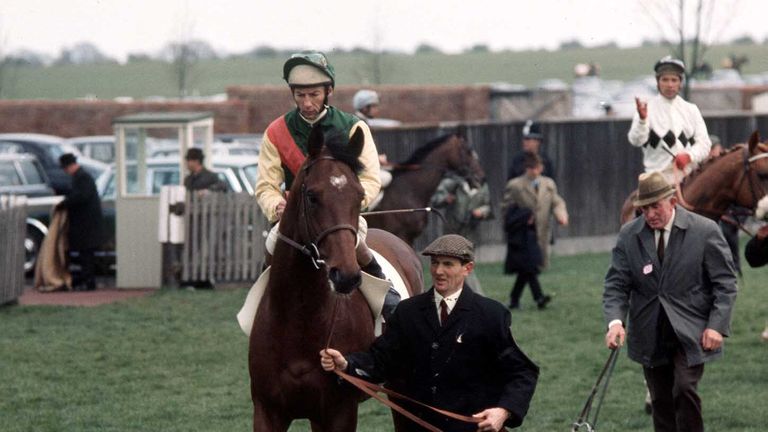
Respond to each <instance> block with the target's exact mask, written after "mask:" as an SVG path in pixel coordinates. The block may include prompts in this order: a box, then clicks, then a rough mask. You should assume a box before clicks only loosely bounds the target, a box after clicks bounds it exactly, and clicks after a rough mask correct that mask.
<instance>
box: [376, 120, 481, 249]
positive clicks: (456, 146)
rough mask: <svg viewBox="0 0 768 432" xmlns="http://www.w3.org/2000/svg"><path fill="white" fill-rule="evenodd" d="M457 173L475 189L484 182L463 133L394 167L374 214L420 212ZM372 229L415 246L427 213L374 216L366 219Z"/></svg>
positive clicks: (444, 137)
mask: <svg viewBox="0 0 768 432" xmlns="http://www.w3.org/2000/svg"><path fill="white" fill-rule="evenodd" d="M448 171H454V172H456V173H458V174H459V175H460V176H462V177H464V178H465V179H466V180H467V181H468V182H469V183H470V185H471V186H472V187H478V186H480V185H482V184H483V182H485V171H483V168H482V167H481V166H480V160H479V159H478V157H477V153H475V151H474V150H473V149H472V147H471V146H470V144H469V142H468V141H467V139H466V137H465V136H464V133H463V132H462V131H457V132H454V133H449V134H446V135H442V136H440V137H438V138H435V139H434V140H432V141H430V142H428V143H427V144H425V145H424V146H422V147H420V148H418V149H416V151H414V152H413V154H412V155H411V156H410V158H408V160H406V161H405V162H402V163H399V164H396V165H395V168H394V169H393V170H392V183H390V185H389V186H388V187H387V189H386V193H385V194H384V197H383V198H382V200H381V202H380V203H379V205H377V206H376V208H375V211H385V210H401V209H419V208H424V207H427V206H429V201H430V198H432V195H433V194H434V193H435V190H437V186H438V185H439V184H440V180H442V178H443V176H444V175H445V173H446V172H448ZM366 220H367V221H368V226H369V227H374V228H380V229H383V230H385V231H389V232H391V233H392V234H394V235H396V236H398V237H400V238H401V239H403V240H405V242H406V243H408V244H409V245H413V242H414V240H415V239H416V238H417V237H418V236H419V235H421V232H422V231H424V228H426V226H427V221H428V215H427V212H410V213H397V214H373V215H368V216H366Z"/></svg>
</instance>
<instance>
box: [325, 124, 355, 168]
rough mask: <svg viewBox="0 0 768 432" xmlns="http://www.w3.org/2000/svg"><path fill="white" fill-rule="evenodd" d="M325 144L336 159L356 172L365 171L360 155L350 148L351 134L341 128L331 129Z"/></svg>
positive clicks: (327, 133) (326, 136)
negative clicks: (348, 134) (353, 152)
mask: <svg viewBox="0 0 768 432" xmlns="http://www.w3.org/2000/svg"><path fill="white" fill-rule="evenodd" d="M325 146H326V147H327V148H328V151H330V152H331V156H333V158H334V159H337V160H340V161H342V162H344V163H345V164H347V165H349V167H350V168H352V171H354V172H355V174H360V173H361V172H362V171H363V168H364V166H363V163H362V162H360V157H359V155H356V154H352V152H351V151H350V148H349V136H347V135H346V134H345V133H344V132H342V131H341V130H339V129H331V130H330V131H328V132H326V134H325Z"/></svg>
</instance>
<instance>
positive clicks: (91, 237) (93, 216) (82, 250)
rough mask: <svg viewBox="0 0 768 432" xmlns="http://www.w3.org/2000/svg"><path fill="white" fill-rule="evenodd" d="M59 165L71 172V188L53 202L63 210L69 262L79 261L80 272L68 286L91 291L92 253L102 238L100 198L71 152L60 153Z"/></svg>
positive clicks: (89, 177) (92, 279)
mask: <svg viewBox="0 0 768 432" xmlns="http://www.w3.org/2000/svg"><path fill="white" fill-rule="evenodd" d="M59 165H61V168H62V169H63V170H64V172H66V173H67V174H69V175H70V176H72V189H71V190H70V191H69V193H67V194H66V196H65V197H64V200H63V201H61V202H60V203H59V204H57V207H58V208H64V209H66V210H67V216H68V218H67V220H68V224H69V229H68V233H67V239H68V240H69V251H70V254H71V255H72V262H73V263H76V264H79V265H80V275H79V277H75V278H74V280H73V282H72V286H73V288H74V289H75V291H92V290H95V289H96V279H95V276H94V257H93V254H94V251H95V250H96V248H98V247H99V246H101V243H102V241H103V216H102V213H101V200H100V199H99V193H98V192H97V191H96V182H94V181H93V177H91V175H90V174H88V173H87V172H86V171H85V170H84V169H83V168H81V167H80V164H78V163H77V158H76V157H75V155H73V154H72V153H66V154H63V155H61V157H59ZM73 252H74V253H73Z"/></svg>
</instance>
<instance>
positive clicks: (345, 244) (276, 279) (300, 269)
mask: <svg viewBox="0 0 768 432" xmlns="http://www.w3.org/2000/svg"><path fill="white" fill-rule="evenodd" d="M363 141H364V138H363V133H362V131H361V130H360V129H358V130H357V131H356V132H355V133H354V135H353V136H352V138H351V139H350V138H349V137H348V136H346V135H344V134H342V133H335V134H334V133H331V134H328V136H324V135H323V133H322V132H321V131H320V129H319V128H315V129H313V131H312V132H311V134H310V138H309V149H308V153H309V154H308V157H307V159H306V160H305V162H304V164H303V165H302V167H301V168H300V171H299V172H298V173H297V175H296V178H295V180H294V182H293V186H292V188H291V191H290V194H289V195H288V198H287V204H286V206H285V211H284V213H283V216H282V219H281V222H280V234H281V236H280V239H281V241H278V242H277V245H276V247H275V251H274V255H273V259H272V268H271V271H270V279H269V282H268V284H267V286H266V290H265V292H264V296H263V298H262V300H261V303H260V304H259V308H258V311H257V313H256V317H255V320H254V323H253V327H252V330H251V335H250V340H249V349H248V368H249V372H250V378H251V398H252V400H253V430H254V431H259V432H270V431H286V430H288V427H289V426H290V424H291V422H292V421H293V420H294V419H299V418H306V419H309V421H310V422H311V425H312V430H313V431H314V432H321V431H328V432H331V431H333V432H337V431H341V432H343V431H350V432H351V431H354V430H355V428H356V425H357V405H358V403H359V402H360V401H361V400H362V397H361V395H362V393H359V391H358V390H356V389H353V388H352V387H351V386H343V385H339V384H338V382H337V377H336V375H334V374H330V373H327V372H325V371H323V369H322V368H321V366H320V356H319V352H320V350H322V349H324V348H326V346H327V345H326V344H328V343H330V344H332V346H333V347H336V348H338V349H340V350H341V351H342V352H353V351H361V350H365V349H367V348H368V347H369V346H370V344H371V343H372V342H373V340H374V321H373V317H372V313H371V310H370V308H369V306H368V303H366V301H365V299H364V297H363V295H362V294H361V292H360V290H359V289H358V288H359V286H360V283H361V276H360V267H359V265H358V263H357V259H356V254H355V243H356V240H357V229H358V217H359V212H360V202H361V200H362V198H363V189H362V187H361V186H360V182H359V181H358V177H357V173H358V172H359V170H360V169H361V168H362V167H361V164H360V162H359V161H358V157H359V155H360V152H361V151H362V148H363ZM368 244H369V245H370V246H371V247H372V248H373V249H375V250H377V251H378V252H379V253H380V254H381V255H383V256H384V257H386V258H387V259H388V260H390V262H391V263H392V264H393V266H394V267H395V268H396V269H397V270H398V272H399V273H400V274H401V275H402V276H403V279H404V281H405V285H406V287H407V288H408V291H409V292H410V293H411V294H412V295H413V294H416V293H419V292H421V291H422V289H423V285H424V280H423V274H422V266H421V261H420V260H419V258H418V256H416V254H415V252H414V251H413V249H411V248H410V247H409V246H408V245H407V244H405V243H404V242H403V241H402V240H400V239H398V238H397V237H395V236H393V235H391V234H389V233H386V232H383V231H380V230H370V231H369V232H368Z"/></svg>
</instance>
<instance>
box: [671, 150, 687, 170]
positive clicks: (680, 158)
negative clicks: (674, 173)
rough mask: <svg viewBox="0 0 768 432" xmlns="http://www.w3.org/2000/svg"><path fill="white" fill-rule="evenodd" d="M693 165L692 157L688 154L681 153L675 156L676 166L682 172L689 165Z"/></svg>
mask: <svg viewBox="0 0 768 432" xmlns="http://www.w3.org/2000/svg"><path fill="white" fill-rule="evenodd" d="M689 163H691V155H689V154H688V153H686V152H680V153H678V154H677V155H676V156H675V165H677V168H678V169H680V170H683V169H685V167H686V166H688V164H689Z"/></svg>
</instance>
